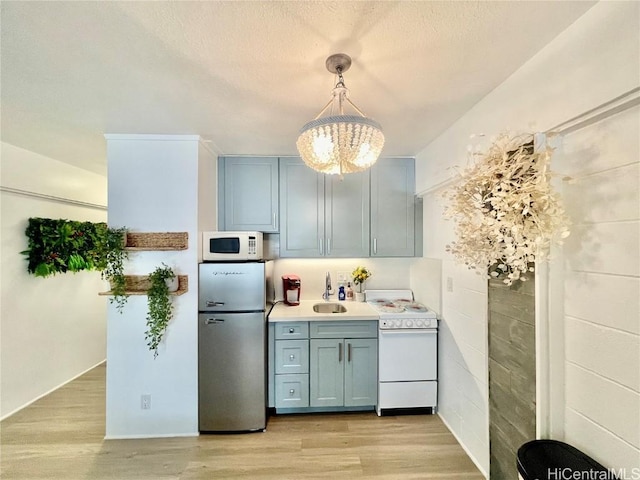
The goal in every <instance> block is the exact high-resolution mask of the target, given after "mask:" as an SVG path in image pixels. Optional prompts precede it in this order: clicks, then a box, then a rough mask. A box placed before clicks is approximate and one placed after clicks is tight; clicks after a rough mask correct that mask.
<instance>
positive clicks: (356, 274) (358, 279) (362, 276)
mask: <svg viewBox="0 0 640 480" xmlns="http://www.w3.org/2000/svg"><path fill="white" fill-rule="evenodd" d="M351 276H352V277H353V283H354V284H355V286H356V301H358V302H364V282H365V281H366V280H367V278H369V277H370V276H371V271H370V270H367V267H362V266H359V267H356V269H355V270H354V271H353V272H351Z"/></svg>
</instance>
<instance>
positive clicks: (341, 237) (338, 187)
mask: <svg viewBox="0 0 640 480" xmlns="http://www.w3.org/2000/svg"><path fill="white" fill-rule="evenodd" d="M324 181H325V235H326V240H325V241H326V247H325V254H326V256H328V257H368V256H369V171H366V172H359V173H350V174H349V175H345V176H344V178H340V177H339V176H336V175H326V176H325V180H324Z"/></svg>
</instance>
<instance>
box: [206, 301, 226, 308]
mask: <svg viewBox="0 0 640 480" xmlns="http://www.w3.org/2000/svg"><path fill="white" fill-rule="evenodd" d="M221 305H224V302H213V301H211V300H209V301H207V307H219V306H221Z"/></svg>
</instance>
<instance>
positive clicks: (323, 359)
mask: <svg viewBox="0 0 640 480" xmlns="http://www.w3.org/2000/svg"><path fill="white" fill-rule="evenodd" d="M309 346H310V373H309V397H310V405H311V406H312V407H342V406H344V407H361V406H367V405H375V404H376V402H377V391H378V376H377V366H378V340H377V339H375V338H345V339H312V340H311V341H310V344H309Z"/></svg>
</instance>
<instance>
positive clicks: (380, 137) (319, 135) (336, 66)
mask: <svg viewBox="0 0 640 480" xmlns="http://www.w3.org/2000/svg"><path fill="white" fill-rule="evenodd" d="M350 66H351V58H350V57H349V56H348V55H346V54H344V53H337V54H335V55H331V56H330V57H329V58H327V61H326V67H327V70H329V71H330V72H331V73H335V74H337V75H338V83H337V84H336V86H335V88H334V89H333V92H332V98H331V100H329V103H327V104H326V105H325V107H324V108H323V109H322V110H321V111H320V113H319V114H318V115H317V116H316V118H315V119H313V120H312V121H310V122H308V123H307V124H305V125H304V126H303V127H302V129H301V130H300V136H299V137H298V141H297V142H296V146H297V147H298V152H300V156H301V157H302V160H304V163H306V164H307V165H308V166H309V167H311V168H313V169H314V170H316V171H318V172H321V173H327V174H331V175H342V174H345V173H353V172H361V171H363V170H366V169H367V168H369V167H371V166H372V165H373V164H374V163H376V160H377V159H378V157H379V156H380V152H381V151H382V147H383V146H384V134H383V133H382V127H381V126H380V124H379V123H378V122H376V121H375V120H373V119H371V118H368V117H366V116H365V114H364V113H362V111H360V109H359V108H358V107H356V106H355V105H354V104H353V102H352V101H351V100H349V90H347V87H346V86H345V84H344V78H342V73H343V72H346V71H347V70H349V67H350ZM346 104H348V105H350V106H351V107H352V108H353V109H354V110H355V112H356V113H357V114H356V115H345V113H344V107H345V105H346ZM329 109H330V111H329V115H328V116H326V117H322V118H321V115H323V114H324V113H325V112H326V111H327V110H329Z"/></svg>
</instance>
